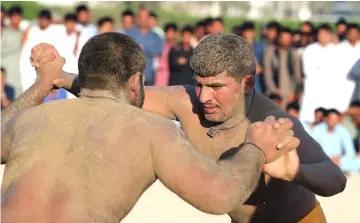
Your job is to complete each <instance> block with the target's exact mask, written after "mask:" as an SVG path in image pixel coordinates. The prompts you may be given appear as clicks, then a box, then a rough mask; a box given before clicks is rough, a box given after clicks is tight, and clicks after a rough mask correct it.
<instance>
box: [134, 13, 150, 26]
mask: <svg viewBox="0 0 360 223" xmlns="http://www.w3.org/2000/svg"><path fill="white" fill-rule="evenodd" d="M137 25H138V27H139V28H143V29H147V28H149V27H150V22H149V10H147V9H146V8H141V9H140V11H139V12H138V13H137Z"/></svg>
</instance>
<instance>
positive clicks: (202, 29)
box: [195, 26, 205, 39]
mask: <svg viewBox="0 0 360 223" xmlns="http://www.w3.org/2000/svg"><path fill="white" fill-rule="evenodd" d="M195 36H196V38H197V39H201V38H203V37H204V36H205V26H198V27H197V28H196V30H195Z"/></svg>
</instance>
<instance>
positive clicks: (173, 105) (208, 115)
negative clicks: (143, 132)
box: [33, 34, 346, 223]
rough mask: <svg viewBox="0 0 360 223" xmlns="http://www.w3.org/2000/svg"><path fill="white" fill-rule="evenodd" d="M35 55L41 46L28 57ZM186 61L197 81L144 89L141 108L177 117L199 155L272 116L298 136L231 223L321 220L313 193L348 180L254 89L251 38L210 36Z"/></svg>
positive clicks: (240, 137)
mask: <svg viewBox="0 0 360 223" xmlns="http://www.w3.org/2000/svg"><path fill="white" fill-rule="evenodd" d="M46 48H48V49H47V50H49V51H56V50H55V49H54V48H53V47H52V46H44V48H43V49H42V50H45V49H46ZM40 52H41V49H38V51H37V52H34V54H33V55H39V54H40ZM39 59H40V60H44V61H51V60H53V58H51V57H49V56H46V55H44V56H37V59H36V61H38V60H39ZM36 61H35V62H34V63H33V64H34V65H35V64H36ZM191 66H192V68H193V69H194V71H195V74H194V79H195V81H196V85H195V86H174V87H146V88H145V95H146V97H145V98H146V99H145V104H144V106H143V109H145V110H147V111H150V112H152V113H156V114H159V115H162V116H164V117H166V118H168V119H173V120H178V121H180V123H181V126H182V128H183V131H184V133H185V135H186V136H187V137H188V139H189V140H190V141H191V142H192V144H193V145H194V147H195V148H196V149H197V150H198V151H199V152H200V153H201V154H203V155H205V156H207V157H209V158H211V159H212V160H216V161H217V160H219V158H220V157H221V154H223V152H224V151H225V150H227V148H231V147H234V146H236V145H239V144H241V143H242V142H244V140H245V133H246V129H247V127H248V125H249V123H253V122H257V121H260V120H264V118H265V117H267V116H270V115H273V116H275V117H276V118H285V117H288V118H290V119H291V120H292V121H293V123H294V127H293V130H294V132H295V136H296V137H298V138H299V139H300V146H299V149H298V150H297V151H298V154H295V153H292V154H290V155H286V156H284V157H282V158H281V159H278V160H277V161H276V162H274V163H271V164H269V165H268V164H266V165H265V166H264V168H263V169H262V171H263V172H264V174H261V180H260V182H259V186H258V187H257V190H256V191H254V193H253V194H252V195H251V196H250V197H249V199H248V200H247V201H246V203H245V205H241V206H239V207H237V208H235V209H234V210H232V211H231V212H229V215H230V217H231V219H232V220H233V222H260V223H262V222H271V223H293V222H316V223H319V222H325V221H326V220H325V216H324V213H323V211H322V209H321V206H320V205H319V203H318V202H317V201H316V199H315V194H318V195H320V196H332V195H335V194H337V193H340V192H342V191H343V190H344V188H345V185H346V178H345V176H344V175H343V173H342V172H341V170H340V169H339V167H337V166H336V165H335V164H334V163H333V162H332V161H331V160H330V159H329V157H327V156H326V154H325V153H324V152H323V150H322V148H321V147H320V145H319V144H318V143H317V142H315V141H314V140H313V139H312V138H311V137H310V136H309V135H308V134H307V133H306V131H305V130H304V129H303V127H302V125H301V123H300V122H299V120H297V119H296V118H294V117H293V116H290V115H288V114H286V113H285V112H284V111H282V110H281V109H279V108H278V107H277V106H276V105H275V104H274V103H273V102H272V101H271V100H269V99H268V98H266V97H264V96H263V95H262V94H259V93H257V92H255V90H254V73H255V61H254V55H253V52H252V48H251V46H250V45H249V44H248V42H247V41H246V40H245V39H244V38H242V37H239V36H236V35H233V34H214V35H210V36H208V37H207V38H205V39H204V40H203V41H201V42H200V44H199V45H198V46H197V48H196V49H195V51H194V55H193V56H192V58H191ZM49 75H51V73H49ZM54 84H56V85H57V86H58V87H64V88H65V89H67V90H69V91H71V92H72V93H74V94H75V95H77V93H78V92H79V90H78V89H79V80H78V78H76V75H74V74H69V73H63V77H62V79H59V80H56V81H55V82H54ZM119 112H121V111H119ZM258 174H260V173H258Z"/></svg>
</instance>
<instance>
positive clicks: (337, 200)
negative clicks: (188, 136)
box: [0, 165, 360, 223]
mask: <svg viewBox="0 0 360 223" xmlns="http://www.w3.org/2000/svg"><path fill="white" fill-rule="evenodd" d="M3 169H4V166H3V165H1V169H0V173H1V180H2V176H3ZM318 199H319V201H320V203H321V205H322V207H323V209H324V211H325V214H326V218H327V221H328V223H359V222H360V209H359V205H358V203H357V202H358V201H359V199H360V174H358V175H355V176H352V177H349V178H348V183H347V187H346V189H345V191H344V192H343V193H341V194H339V195H336V196H333V197H330V198H324V197H318ZM122 222H124V223H140V222H156V223H165V222H166V223H180V222H181V223H183V222H196V223H201V222H204V223H229V222H230V220H229V217H228V216H226V215H221V216H214V215H208V214H205V213H202V212H200V211H198V210H196V209H195V208H193V207H192V206H190V205H189V204H187V203H186V202H184V201H183V200H181V199H180V198H178V197H177V196H176V195H175V194H174V193H172V192H171V191H169V190H168V189H167V188H166V187H164V185H163V184H162V183H160V182H159V181H157V182H156V183H155V184H154V185H152V186H151V187H150V188H149V190H147V191H146V192H145V193H144V194H143V196H142V197H141V198H140V200H139V201H138V202H137V204H136V205H135V207H134V209H133V210H132V211H131V212H130V213H129V214H128V216H127V217H126V218H125V219H124V220H123V221H122Z"/></svg>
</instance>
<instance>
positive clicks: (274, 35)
mask: <svg viewBox="0 0 360 223" xmlns="http://www.w3.org/2000/svg"><path fill="white" fill-rule="evenodd" d="M277 35H278V32H277V30H276V28H269V29H268V30H267V38H268V40H271V41H274V40H275V39H276V38H277Z"/></svg>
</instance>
